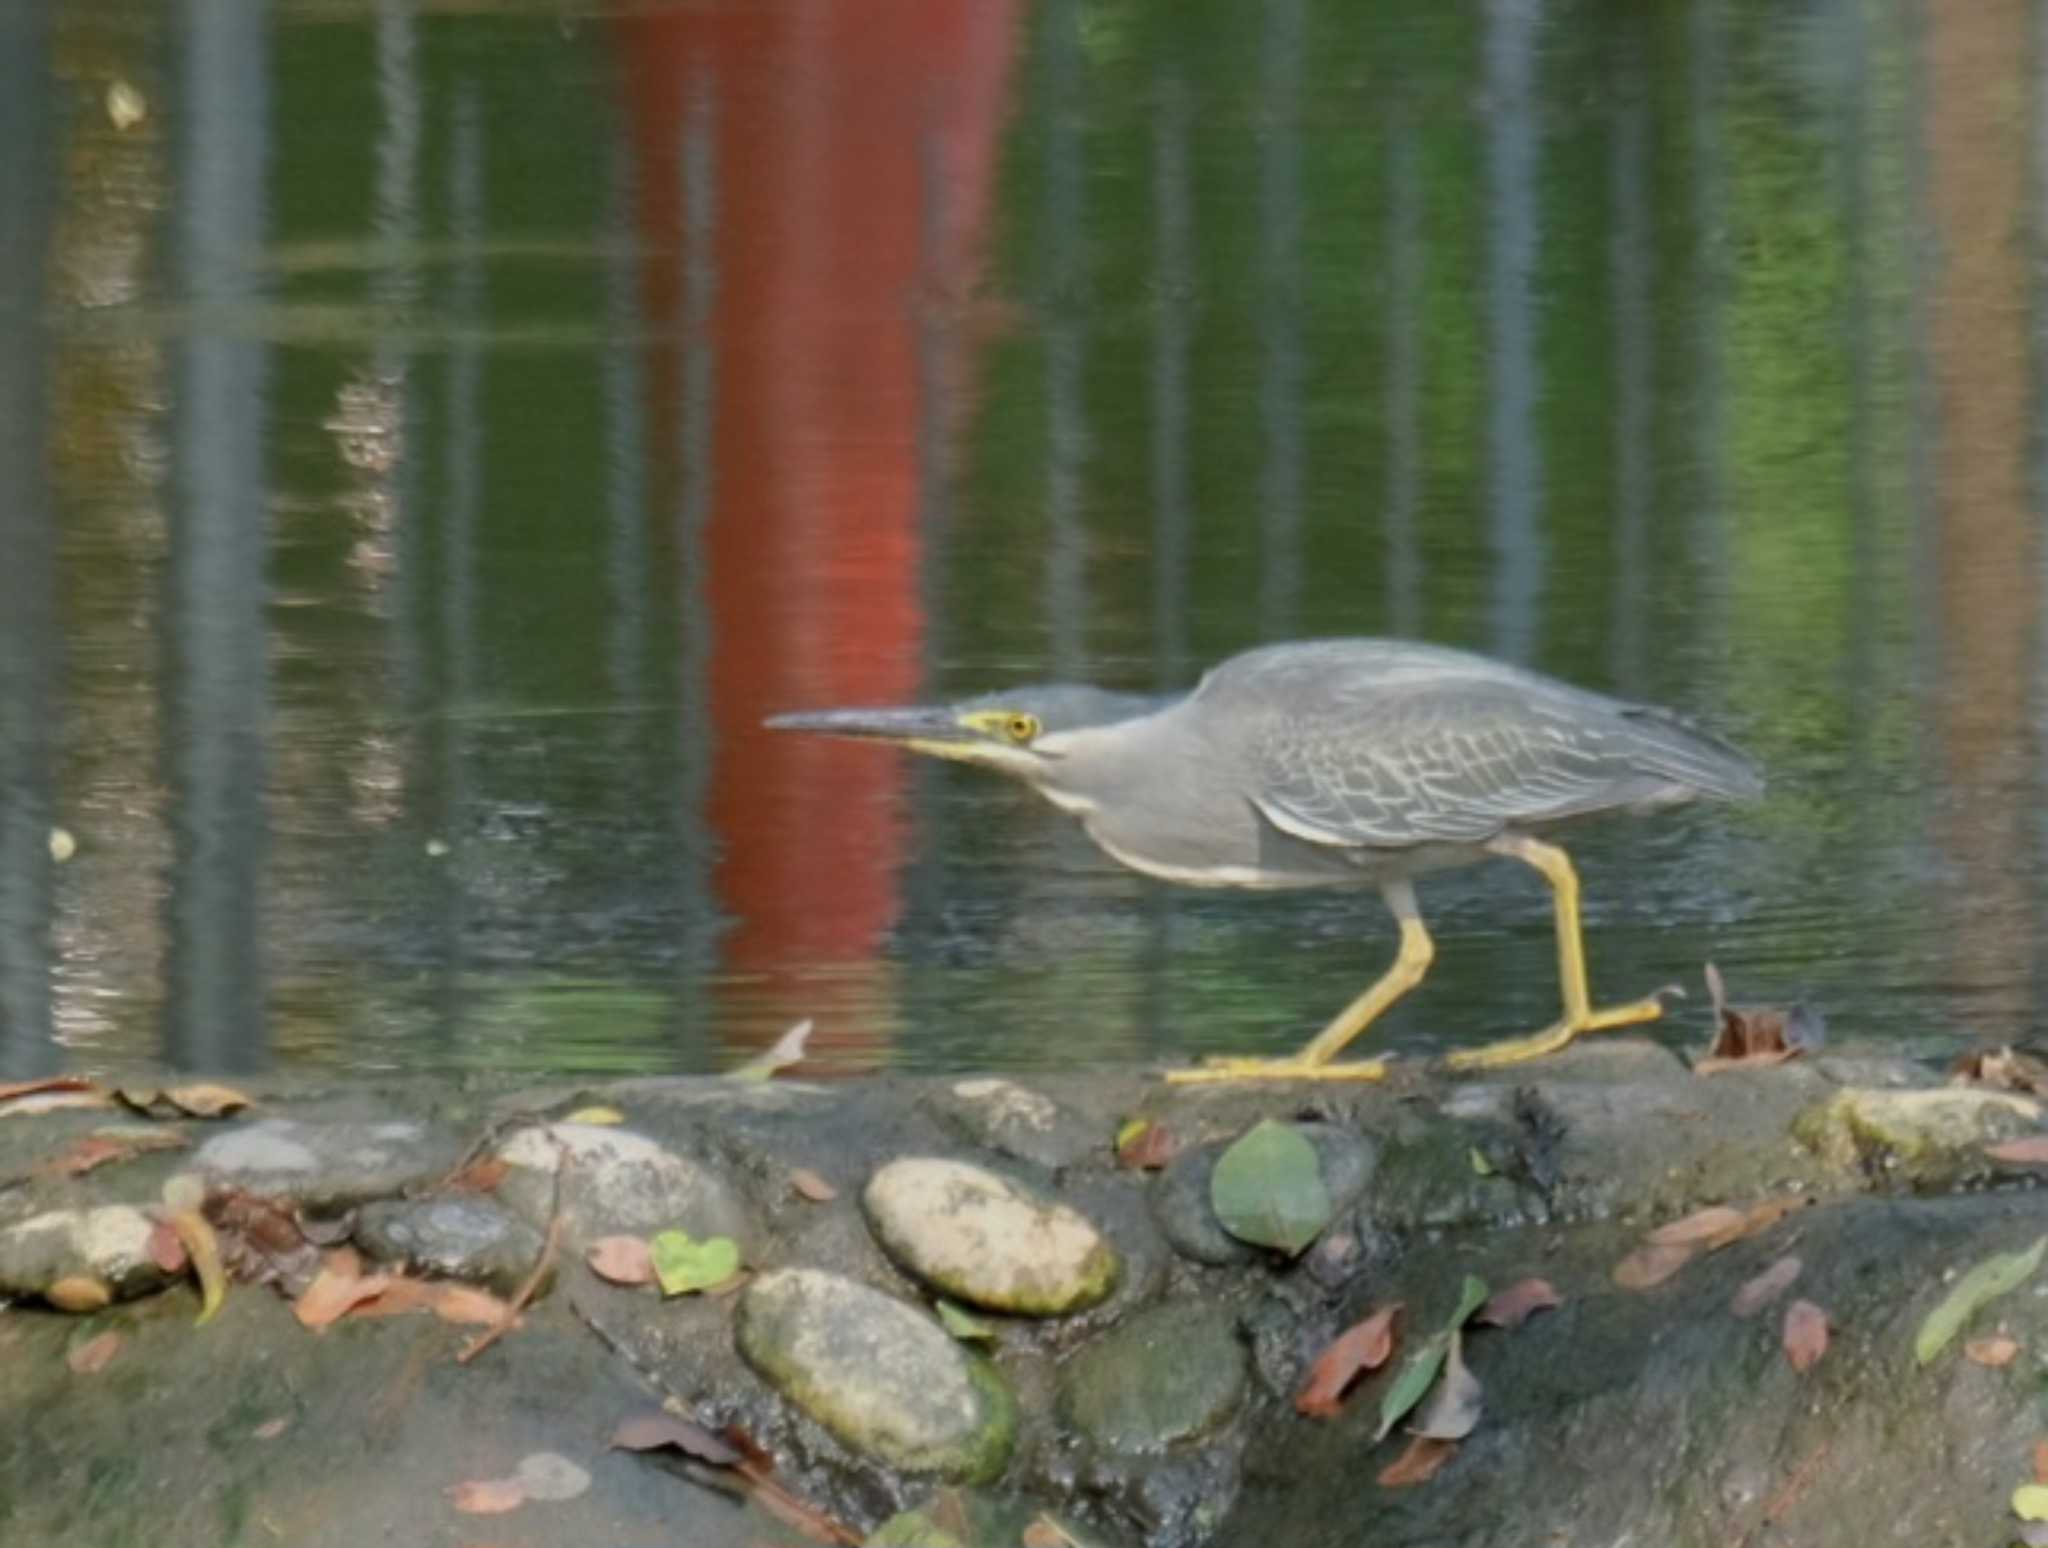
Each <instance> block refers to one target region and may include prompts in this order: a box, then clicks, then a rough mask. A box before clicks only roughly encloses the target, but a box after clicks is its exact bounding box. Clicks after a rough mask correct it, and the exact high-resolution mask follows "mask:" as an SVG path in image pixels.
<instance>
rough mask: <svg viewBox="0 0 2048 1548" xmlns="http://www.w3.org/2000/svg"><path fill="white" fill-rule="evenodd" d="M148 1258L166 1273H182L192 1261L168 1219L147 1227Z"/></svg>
mask: <svg viewBox="0 0 2048 1548" xmlns="http://www.w3.org/2000/svg"><path fill="white" fill-rule="evenodd" d="M149 1260H150V1262H152V1263H154V1264H155V1265H156V1266H157V1267H158V1268H160V1269H162V1270H163V1271H164V1272H165V1273H166V1274H182V1273H184V1272H185V1269H186V1267H187V1265H189V1264H190V1263H191V1261H192V1259H191V1258H190V1257H189V1256H187V1254H186V1252H185V1244H184V1243H183V1242H181V1241H179V1240H178V1233H177V1232H176V1231H174V1230H172V1229H171V1223H170V1222H169V1221H168V1220H159V1221H156V1222H155V1223H153V1224H152V1225H151V1226H150V1228H149Z"/></svg>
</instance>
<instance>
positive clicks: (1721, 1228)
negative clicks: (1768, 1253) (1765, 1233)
mask: <svg viewBox="0 0 2048 1548" xmlns="http://www.w3.org/2000/svg"><path fill="white" fill-rule="evenodd" d="M1748 1226H1749V1215H1748V1212H1747V1211H1744V1210H1740V1209H1732V1208H1730V1207H1729V1206H1728V1205H1726V1204H1714V1205H1710V1206H1708V1207H1707V1208H1706V1209H1696V1210H1694V1211H1693V1212H1692V1213H1691V1214H1690V1215H1687V1216H1685V1217H1684V1218H1683V1219H1679V1220H1674V1221H1672V1222H1670V1224H1668V1225H1661V1226H1659V1227H1657V1229H1656V1230H1654V1231H1652V1232H1651V1233H1650V1235H1649V1238H1648V1240H1649V1241H1650V1242H1651V1243H1652V1244H1653V1245H1655V1246H1658V1247H1672V1246H1678V1245H1681V1244H1683V1243H1687V1242H1698V1243H1700V1244H1701V1245H1703V1246H1706V1247H1708V1248H1713V1247H1720V1246H1724V1245H1726V1244H1727V1243H1729V1242H1732V1241H1734V1240H1735V1238H1736V1237H1737V1236H1740V1235H1741V1234H1742V1233H1743V1232H1744V1231H1745V1230H1747V1229H1748Z"/></svg>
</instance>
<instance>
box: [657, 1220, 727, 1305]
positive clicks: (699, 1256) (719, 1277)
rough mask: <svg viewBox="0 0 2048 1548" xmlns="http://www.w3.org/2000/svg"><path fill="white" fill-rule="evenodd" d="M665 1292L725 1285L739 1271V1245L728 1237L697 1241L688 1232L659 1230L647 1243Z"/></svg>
mask: <svg viewBox="0 0 2048 1548" xmlns="http://www.w3.org/2000/svg"><path fill="white" fill-rule="evenodd" d="M647 1253H648V1256H649V1257H651V1258H652V1259H653V1260H654V1277H655V1278H656V1279H657V1280H659V1281H660V1282H661V1293H662V1294H663V1295H688V1294H690V1292H691V1291H693V1290H708V1289H710V1288H711V1287H712V1286H713V1285H717V1284H723V1283H724V1282H725V1281H726V1280H728V1279H730V1278H732V1276H733V1275H735V1274H737V1273H738V1272H739V1271H740V1244H739V1243H738V1242H736V1241H734V1240H733V1239H732V1238H731V1237H729V1236H714V1237H712V1238H710V1239H709V1240H708V1241H702V1242H700V1241H698V1240H696V1238H694V1237H692V1236H691V1235H690V1234H689V1233H688V1232H686V1231H657V1232H656V1233H655V1234H654V1236H653V1237H652V1239H650V1240H649V1241H648V1243H647Z"/></svg>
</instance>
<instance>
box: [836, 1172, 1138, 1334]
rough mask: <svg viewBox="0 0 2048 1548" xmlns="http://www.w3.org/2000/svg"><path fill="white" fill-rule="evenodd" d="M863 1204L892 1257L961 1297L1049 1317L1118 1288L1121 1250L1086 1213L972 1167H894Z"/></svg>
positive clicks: (873, 1184)
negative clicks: (1097, 1227) (1107, 1239)
mask: <svg viewBox="0 0 2048 1548" xmlns="http://www.w3.org/2000/svg"><path fill="white" fill-rule="evenodd" d="M861 1202H862V1204H863V1206H864V1207H865V1208H866V1210H867V1217H868V1223H869V1225H871V1226H872V1227H873V1228H874V1232H875V1236H876V1239H877V1240H879V1241H880V1242H881V1244H882V1246H883V1248H884V1249H885V1250H886V1251H887V1252H888V1254H889V1256H890V1257H891V1258H893V1259H895V1260H896V1262H897V1263H899V1264H901V1265H902V1267H903V1268H904V1269H905V1270H907V1271H908V1272H909V1273H912V1274H915V1275H916V1276H917V1277H918V1278H919V1279H922V1280H923V1281H924V1282H925V1283H926V1284H929V1285H931V1286H933V1287H934V1288H936V1289H939V1290H943V1291H944V1292H945V1293H946V1294H947V1295H950V1296H953V1297H954V1298H955V1299H957V1300H962V1301H968V1302H971V1303H973V1304H974V1305H976V1306H982V1307H986V1308H988V1309H989V1310H990V1311H1000V1312H1012V1313H1017V1314H1022V1315H1028V1316H1039V1317H1047V1316H1058V1315H1059V1314H1061V1313H1062V1312H1071V1311H1079V1310H1080V1309H1082V1308H1083V1307H1087V1306H1093V1305H1094V1304H1095V1303H1096V1302H1098V1301H1100V1300H1101V1299H1102V1298H1103V1297H1104V1296H1106V1295H1108V1294H1109V1292H1110V1291H1111V1290H1113V1289H1114V1288H1115V1287H1116V1280H1117V1272H1118V1267H1119V1265H1118V1261H1117V1255H1116V1249H1115V1248H1113V1247H1111V1246H1110V1245H1109V1243H1108V1242H1107V1241H1106V1240H1104V1239H1103V1236H1102V1233H1101V1232H1100V1231H1098V1230H1096V1228H1095V1227H1094V1225H1093V1224H1092V1223H1090V1221H1089V1220H1088V1218H1087V1217H1086V1216H1085V1215H1083V1214H1081V1213H1080V1212H1079V1211H1078V1210H1075V1209H1071V1208H1069V1207H1068V1206H1067V1205H1065V1204H1059V1203H1055V1202H1053V1201H1051V1200H1049V1199H1042V1198H1039V1197H1038V1196H1037V1195H1035V1194H1033V1193H1032V1192H1030V1191H1029V1190H1028V1189H1026V1188H1024V1187H1023V1186H1022V1185H1021V1184H1019V1183H1015V1182H1012V1181H1010V1180H1009V1179H1008V1178H1006V1177H999V1176H997V1175H996V1174H995V1173H994V1172H990V1171H986V1170H984V1169H983V1168H981V1167H978V1166H971V1165H969V1164H968V1163H966V1162H964V1161H948V1160H943V1159H941V1158H939V1157H936V1156H910V1157H906V1158H904V1159H903V1160H900V1161H891V1162H890V1163H889V1164H888V1165H887V1166H885V1167H883V1168H882V1169H881V1170H880V1171H879V1172H877V1173H875V1175H874V1176H873V1177H872V1178H870V1179H869V1180H868V1185H867V1188H866V1190H865V1191H864V1192H863V1193H862V1195H861Z"/></svg>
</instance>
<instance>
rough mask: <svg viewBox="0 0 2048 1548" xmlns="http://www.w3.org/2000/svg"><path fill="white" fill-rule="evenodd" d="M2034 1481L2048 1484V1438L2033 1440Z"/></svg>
mask: <svg viewBox="0 0 2048 1548" xmlns="http://www.w3.org/2000/svg"><path fill="white" fill-rule="evenodd" d="M2034 1482H2035V1483H2037V1484H2048V1440H2037V1441H2035V1442H2034Z"/></svg>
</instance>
